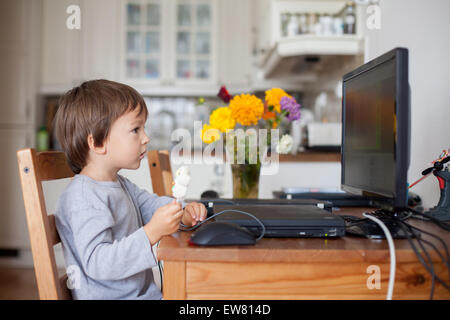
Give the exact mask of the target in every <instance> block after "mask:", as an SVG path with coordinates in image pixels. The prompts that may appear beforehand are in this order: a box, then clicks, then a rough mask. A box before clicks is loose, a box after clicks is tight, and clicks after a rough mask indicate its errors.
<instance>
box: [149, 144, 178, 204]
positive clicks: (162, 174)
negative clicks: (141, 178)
mask: <svg viewBox="0 0 450 320" xmlns="http://www.w3.org/2000/svg"><path fill="white" fill-rule="evenodd" d="M147 159H148V165H149V167H150V176H151V178H152V187H153V192H154V193H156V194H157V195H158V196H160V197H161V196H171V195H172V183H173V176H172V168H171V166H170V158H169V151H168V150H151V151H148V152H147Z"/></svg>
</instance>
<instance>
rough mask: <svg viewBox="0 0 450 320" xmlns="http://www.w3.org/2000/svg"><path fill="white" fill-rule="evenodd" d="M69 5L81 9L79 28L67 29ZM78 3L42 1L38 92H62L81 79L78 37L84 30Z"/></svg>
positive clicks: (79, 40)
mask: <svg viewBox="0 0 450 320" xmlns="http://www.w3.org/2000/svg"><path fill="white" fill-rule="evenodd" d="M70 5H78V6H79V7H80V9H81V29H68V28H67V26H66V21H67V19H68V18H69V16H70V14H68V13H66V10H67V8H68V7H69V6H70ZM84 13H85V10H83V3H82V1H81V0H45V1H44V8H43V23H42V28H43V44H42V46H43V59H42V60H43V61H42V89H43V91H44V92H50V93H53V92H63V91H66V90H68V89H70V88H71V87H73V86H74V85H77V84H78V83H79V82H80V81H81V80H82V74H81V73H82V54H81V46H80V44H81V43H80V42H81V35H82V32H85V31H86V32H87V30H84V29H83V28H84V23H83V16H84Z"/></svg>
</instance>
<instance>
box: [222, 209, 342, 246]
mask: <svg viewBox="0 0 450 320" xmlns="http://www.w3.org/2000/svg"><path fill="white" fill-rule="evenodd" d="M230 209H231V210H240V211H245V212H248V213H250V214H252V215H254V216H255V217H257V218H258V219H259V220H261V222H262V223H263V224H264V227H265V228H266V231H265V235H264V236H265V237H267V238H300V237H305V238H316V237H325V238H328V237H343V236H344V235H345V222H344V219H342V218H341V217H340V216H337V215H335V214H333V213H331V212H329V211H327V210H324V209H321V208H319V207H317V206H314V205H310V206H308V205H277V204H255V205H250V204H248V205H223V204H215V205H214V213H215V214H217V213H219V212H221V211H223V210H230ZM215 219H216V221H223V222H231V223H235V224H238V225H240V226H242V227H245V228H247V229H248V230H249V231H250V232H252V233H254V234H255V235H256V236H259V235H260V234H261V229H262V228H261V225H260V224H259V223H258V221H256V220H255V219H253V218H251V217H249V216H247V215H245V214H242V213H238V212H234V211H231V212H225V213H223V214H220V215H219V216H217V217H216V218H215Z"/></svg>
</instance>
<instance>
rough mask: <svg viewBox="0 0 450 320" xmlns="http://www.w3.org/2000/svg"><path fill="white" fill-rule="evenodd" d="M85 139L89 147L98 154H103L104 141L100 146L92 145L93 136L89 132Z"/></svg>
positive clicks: (104, 149) (104, 148) (104, 150)
mask: <svg viewBox="0 0 450 320" xmlns="http://www.w3.org/2000/svg"><path fill="white" fill-rule="evenodd" d="M87 141H88V145H89V149H90V150H92V151H94V152H95V153H98V154H105V153H106V143H103V145H102V146H100V147H99V146H95V145H94V137H93V136H92V134H89V135H88V137H87Z"/></svg>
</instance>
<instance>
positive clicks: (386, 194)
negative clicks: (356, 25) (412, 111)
mask: <svg viewBox="0 0 450 320" xmlns="http://www.w3.org/2000/svg"><path fill="white" fill-rule="evenodd" d="M398 50H406V49H396V50H393V51H391V52H389V53H388V54H385V55H383V56H381V57H379V58H377V59H375V60H373V61H371V62H368V63H367V64H365V65H363V66H362V67H360V68H358V69H356V70H355V71H353V72H352V73H350V74H347V75H346V76H344V81H343V101H342V103H343V112H342V116H343V119H342V120H343V126H342V130H343V131H342V139H343V140H342V179H341V180H342V188H343V189H344V190H346V191H349V192H352V193H356V194H364V195H372V196H376V197H379V198H381V200H385V201H386V202H388V203H390V204H392V205H393V206H394V207H404V206H406V201H407V196H406V192H407V191H406V190H407V189H406V185H407V177H406V174H407V170H405V169H407V167H408V164H409V98H408V90H409V86H408V81H407V73H406V81H405V74H404V73H405V70H404V67H405V61H403V60H404V59H405V57H403V56H401V54H399V51H398ZM400 53H404V52H403V51H402V52H400ZM406 53H407V52H406ZM406 59H407V55H406ZM400 60H402V61H400ZM400 66H402V67H401V68H400ZM406 70H407V60H406ZM405 90H406V97H405V96H404V93H405V92H404V91H405Z"/></svg>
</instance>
